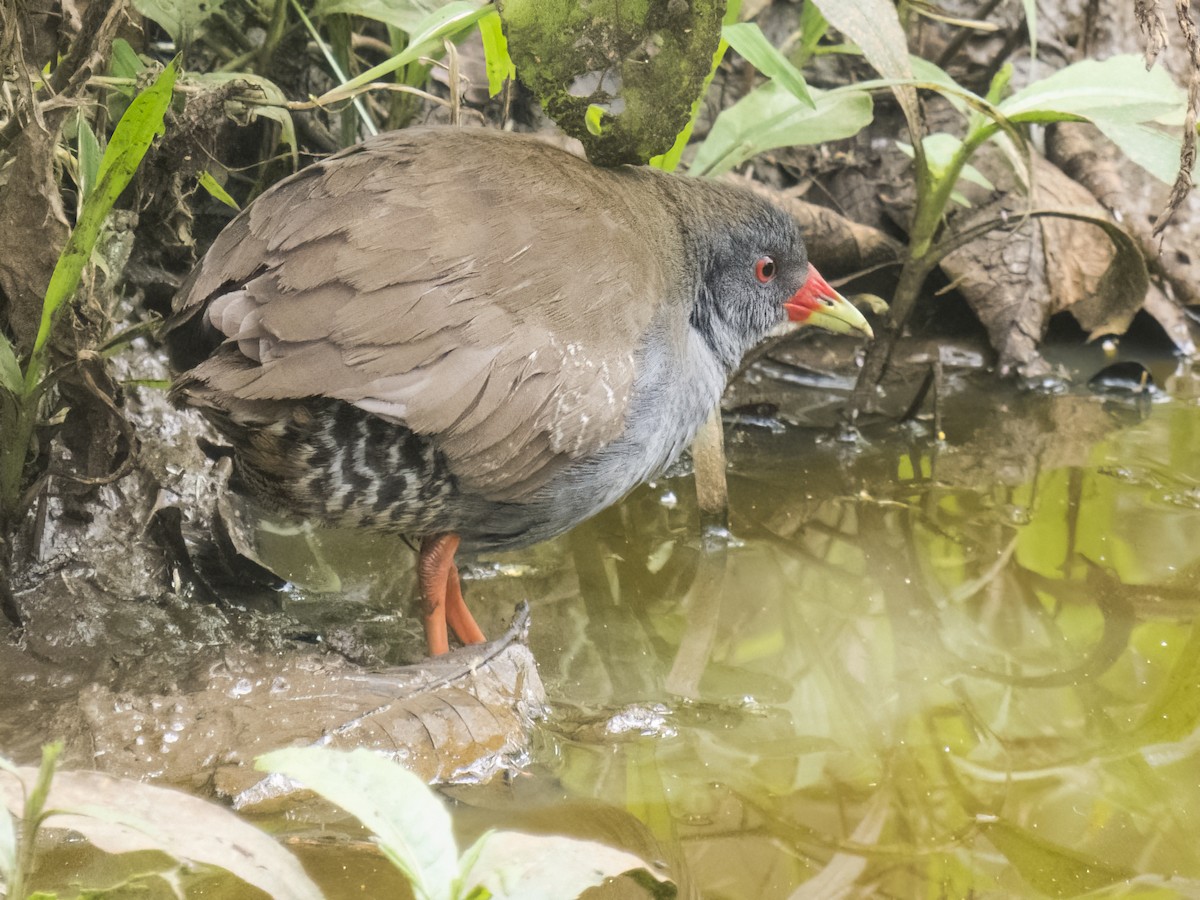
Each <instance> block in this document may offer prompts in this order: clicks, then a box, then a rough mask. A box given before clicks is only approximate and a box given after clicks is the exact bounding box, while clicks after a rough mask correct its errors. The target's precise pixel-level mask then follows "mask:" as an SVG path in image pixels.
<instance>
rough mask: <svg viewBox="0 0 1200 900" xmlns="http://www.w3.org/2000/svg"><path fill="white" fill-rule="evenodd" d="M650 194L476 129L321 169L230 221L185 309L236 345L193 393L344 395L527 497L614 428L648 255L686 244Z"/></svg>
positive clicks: (646, 286)
mask: <svg viewBox="0 0 1200 900" xmlns="http://www.w3.org/2000/svg"><path fill="white" fill-rule="evenodd" d="M451 160H452V161H453V162H451ZM639 187H640V189H643V190H644V189H645V186H644V184H643V183H642V182H640V180H639V181H638V182H637V184H631V183H630V178H629V177H628V176H622V175H621V174H619V173H611V172H605V171H601V170H596V169H593V168H592V167H591V166H589V165H588V164H586V163H584V162H582V161H581V160H578V159H576V158H574V157H572V156H570V155H569V154H566V153H564V152H562V151H560V150H556V149H554V148H550V147H548V146H546V145H544V144H541V143H538V142H536V141H533V140H531V139H527V138H519V137H516V136H513V135H504V134H499V133H496V132H488V131H483V130H481V129H480V130H467V131H451V130H428V131H424V130H409V131H403V132H396V133H393V134H389V135H384V136H382V137H380V138H377V139H373V140H371V141H368V142H366V143H364V144H361V145H359V146H358V147H356V148H353V150H351V151H349V152H347V153H345V154H342V155H340V156H338V157H334V158H331V159H329V160H326V161H325V162H323V163H320V164H317V165H315V166H312V167H310V168H309V169H307V170H305V171H303V172H301V173H299V174H298V175H297V176H294V177H293V178H292V179H289V180H288V181H286V182H283V183H281V184H280V185H279V186H277V187H276V188H275V189H273V190H272V191H270V192H268V193H267V194H264V195H263V196H262V197H260V198H259V199H258V200H257V201H256V202H255V203H254V204H253V205H252V206H251V207H250V208H249V209H248V210H247V211H246V212H244V213H243V214H242V215H241V216H240V217H239V218H238V219H237V220H235V221H234V222H233V223H232V224H231V225H230V226H229V228H227V229H226V231H225V232H223V233H222V235H221V237H220V238H219V239H218V240H217V242H216V243H215V244H214V246H213V248H212V250H211V251H210V252H209V254H208V256H206V257H205V259H204V261H203V263H202V265H201V267H200V269H199V271H198V272H197V274H196V276H195V277H194V279H193V281H192V282H191V284H190V285H189V286H188V287H187V288H186V289H185V292H184V293H183V295H182V296H181V299H180V300H178V301H177V308H178V309H179V310H180V311H181V312H183V313H185V314H186V311H187V310H188V309H190V308H194V307H196V306H197V305H198V304H207V309H206V310H205V315H206V316H207V317H208V319H209V321H210V322H211V324H212V325H214V326H215V327H216V328H217V329H218V330H219V331H220V332H221V333H223V334H224V335H226V336H227V338H228V339H229V340H228V341H227V343H226V345H225V346H224V347H223V348H222V350H220V351H218V352H217V353H216V354H214V355H213V356H212V357H211V358H210V359H208V360H207V361H205V362H203V363H201V364H200V365H199V366H197V367H196V368H195V369H193V370H192V371H191V372H190V373H188V381H187V384H188V386H187V387H185V391H189V392H190V391H195V390H197V389H198V390H200V391H203V392H205V393H206V394H207V395H208V396H207V397H206V399H205V402H211V403H215V404H217V405H219V406H222V407H224V408H226V409H229V408H230V405H231V404H236V403H237V402H238V401H243V402H245V401H258V400H268V399H290V398H306V397H332V398H336V399H339V400H344V401H347V402H349V403H353V404H355V405H357V406H359V407H361V408H363V409H365V410H368V411H370V412H372V413H375V414H377V415H380V416H383V417H385V418H387V419H390V420H394V421H396V422H400V423H403V424H404V425H405V426H407V427H408V428H410V429H412V430H413V431H416V432H418V433H421V434H425V435H430V436H433V437H435V438H436V441H437V443H438V446H439V447H440V449H441V450H442V451H443V452H444V453H445V454H446V456H447V457H448V459H449V461H450V464H451V467H452V469H453V470H454V472H455V473H456V475H458V477H459V478H460V480H461V481H463V482H464V484H466V485H467V486H469V487H471V488H473V489H474V490H477V491H480V492H482V493H483V494H484V495H485V496H489V497H494V498H496V499H504V498H511V497H514V496H518V495H520V494H521V493H522V492H523V491H525V490H527V489H531V488H534V487H537V486H539V485H540V484H542V483H544V482H545V481H546V480H547V479H548V478H549V477H551V475H553V473H554V472H555V471H557V470H558V469H559V468H560V467H561V466H562V465H564V464H565V463H567V462H569V461H571V460H573V459H578V458H579V457H581V456H585V455H587V454H589V453H590V452H592V451H594V450H595V449H596V448H598V447H600V446H603V445H604V444H606V443H607V442H609V441H611V440H612V439H613V438H615V437H616V436H617V435H618V434H619V433H620V431H621V429H622V426H623V421H624V417H625V413H626V409H627V404H628V402H629V397H630V393H631V390H632V387H633V379H634V353H635V351H636V349H637V346H638V342H639V339H640V337H641V335H642V334H643V333H644V332H645V330H646V328H647V327H648V324H649V322H650V320H651V317H652V316H653V314H654V312H655V309H654V306H653V304H652V302H650V301H649V299H647V298H653V297H664V296H667V295H668V292H667V290H666V285H665V284H663V283H662V282H663V280H664V279H665V278H666V277H667V276H666V270H665V268H664V267H663V266H662V265H659V264H656V260H657V259H659V258H661V256H662V254H663V253H669V252H671V251H674V250H677V246H676V247H670V241H671V239H672V238H673V237H674V236H675V235H676V233H677V228H676V227H674V226H672V224H671V223H670V222H668V221H666V216H667V214H666V213H665V212H663V211H661V210H659V211H657V212H656V211H655V210H651V211H649V212H642V213H641V218H639V219H636V220H635V219H634V217H633V214H632V213H631V212H630V211H629V206H628V203H627V201H628V192H630V191H632V190H636V189H639ZM652 206H653V204H652ZM659 206H661V205H659ZM656 209H657V207H656ZM647 215H648V216H650V217H651V218H650V219H649V220H647V218H646V216H647ZM655 215H657V216H659V217H660V218H661V221H655V220H654V219H653V216H655ZM674 240H675V241H676V242H677V241H678V238H677V237H674ZM656 243H657V244H658V245H659V246H657V247H656V246H655V245H656ZM647 244H650V245H651V246H649V247H647V246H646V245H647Z"/></svg>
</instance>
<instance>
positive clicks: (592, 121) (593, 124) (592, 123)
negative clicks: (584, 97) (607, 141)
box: [583, 103, 604, 136]
mask: <svg viewBox="0 0 1200 900" xmlns="http://www.w3.org/2000/svg"><path fill="white" fill-rule="evenodd" d="M583 121H584V124H585V125H587V130H588V134H594V135H597V136H599V135H602V134H604V107H603V106H597V105H596V104H595V103H593V104H591V105H590V106H589V107H588V108H587V112H585V113H584V114H583Z"/></svg>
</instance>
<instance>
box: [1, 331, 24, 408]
mask: <svg viewBox="0 0 1200 900" xmlns="http://www.w3.org/2000/svg"><path fill="white" fill-rule="evenodd" d="M0 387H2V388H4V389H5V390H7V391H10V392H11V393H13V394H19V393H20V392H21V364H20V363H19V362H17V354H16V351H15V350H13V345H12V344H11V343H10V342H9V340H8V338H7V337H5V335H4V332H2V331H0Z"/></svg>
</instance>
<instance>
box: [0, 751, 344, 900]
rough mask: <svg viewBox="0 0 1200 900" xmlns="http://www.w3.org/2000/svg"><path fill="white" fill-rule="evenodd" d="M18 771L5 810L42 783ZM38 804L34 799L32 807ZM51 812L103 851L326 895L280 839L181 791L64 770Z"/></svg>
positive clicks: (297, 896) (263, 886)
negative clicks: (149, 855) (162, 858)
mask: <svg viewBox="0 0 1200 900" xmlns="http://www.w3.org/2000/svg"><path fill="white" fill-rule="evenodd" d="M42 768H43V769H44V768H45V763H43V767H42ZM16 775H17V780H18V781H19V783H14V782H13V780H12V779H10V778H7V777H5V778H0V808H3V807H7V808H8V809H9V811H10V812H11V811H14V810H15V809H19V808H20V804H21V794H22V791H23V790H28V788H29V786H30V785H32V784H34V783H35V781H36V782H37V783H38V784H40V783H41V781H42V770H38V771H36V772H35V771H34V770H32V769H18V770H17V772H16ZM34 793H35V791H30V794H31V795H32V794H34ZM32 806H33V801H32V799H31V800H30V802H29V804H27V807H32ZM45 818H46V822H45V824H46V825H47V827H53V828H63V829H68V830H70V831H75V832H78V833H79V834H81V835H83V836H84V838H86V839H87V840H88V841H89V842H90V843H91V844H93V845H94V846H95V847H97V848H98V849H100V850H103V851H104V852H105V853H111V854H121V853H140V852H147V851H151V852H156V853H164V854H167V855H168V856H171V857H173V858H175V859H178V860H184V861H188V862H189V863H192V864H204V865H208V866H214V867H219V868H222V869H225V870H226V871H228V872H230V873H232V874H233V875H236V876H237V877H238V878H240V879H242V880H243V881H245V882H246V883H247V884H250V885H253V886H254V887H256V888H258V889H259V890H260V891H262V892H263V895H265V896H268V897H279V898H283V897H287V898H289V900H322V895H321V892H320V890H319V889H318V888H317V886H316V885H315V884H314V883H313V882H312V880H311V879H310V878H309V877H308V876H307V875H306V874H305V873H304V868H303V866H301V865H300V862H299V860H297V859H296V858H295V857H294V856H292V854H291V853H289V852H288V851H287V850H285V849H284V848H283V847H282V846H280V845H279V843H278V842H276V841H275V839H274V838H272V837H271V836H270V835H268V834H265V833H264V832H262V831H260V830H259V829H257V828H255V827H254V826H253V825H251V824H250V823H248V822H244V821H242V820H241V819H239V818H238V817H237V816H236V815H234V813H233V812H232V811H230V810H228V809H226V808H225V807H223V806H220V805H219V804H216V803H213V802H212V801H209V800H203V799H201V798H199V797H191V796H189V795H187V794H185V793H183V792H181V791H177V790H172V789H169V788H162V787H156V786H154V785H149V784H141V783H139V782H136V781H131V780H128V779H122V778H116V777H114V776H112V775H106V774H104V773H103V772H91V771H81V772H70V771H58V772H55V773H54V780H53V783H52V784H51V785H49V796H48V798H47V799H46V813H45ZM231 887H232V886H231ZM71 896H75V895H74V894H72V895H71ZM113 896H129V894H128V893H121V892H113ZM180 896H182V894H180ZM227 896H244V892H237V893H230V894H227ZM255 896H259V894H258V892H257V891H256V892H255Z"/></svg>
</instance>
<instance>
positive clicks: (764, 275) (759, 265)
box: [754, 256, 775, 284]
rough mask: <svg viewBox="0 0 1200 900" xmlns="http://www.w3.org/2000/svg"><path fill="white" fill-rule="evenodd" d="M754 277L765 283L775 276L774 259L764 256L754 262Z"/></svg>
mask: <svg viewBox="0 0 1200 900" xmlns="http://www.w3.org/2000/svg"><path fill="white" fill-rule="evenodd" d="M754 277H755V278H757V279H758V280H759V281H761V282H762V283H763V284H766V283H767V282H768V281H770V280H771V279H772V278H774V277H775V260H773V259H771V257H769V256H764V257H761V258H760V259H759V261H758V262H756V263H755V264H754Z"/></svg>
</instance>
